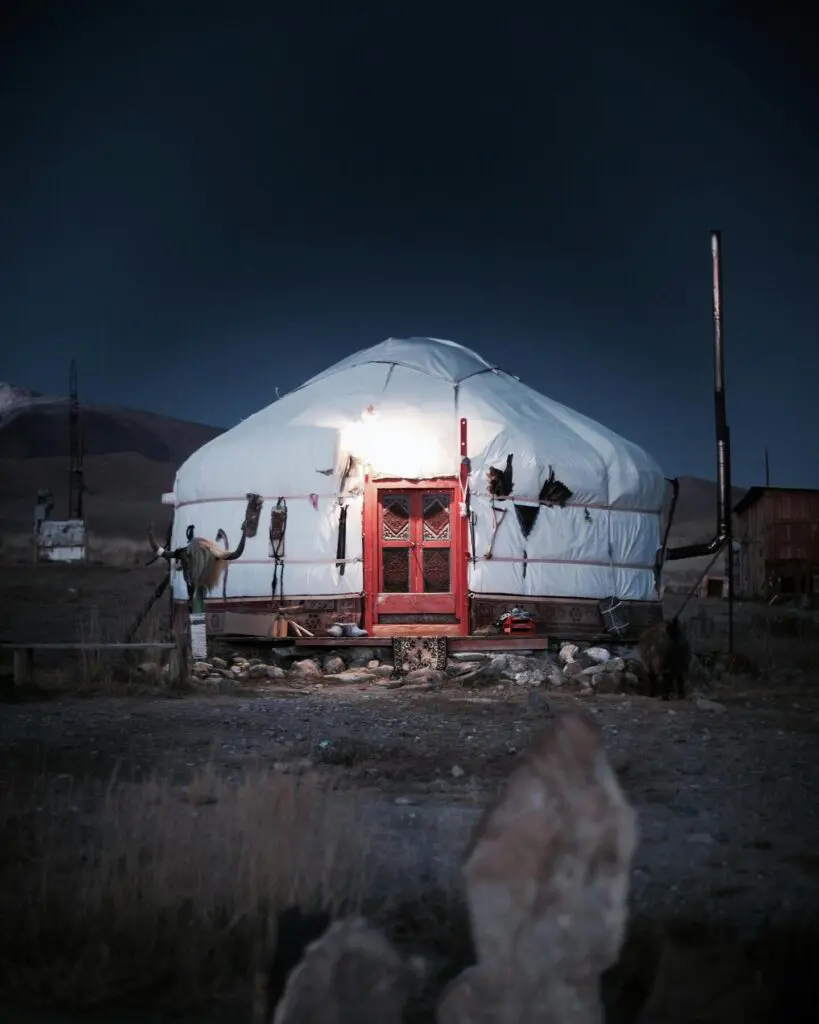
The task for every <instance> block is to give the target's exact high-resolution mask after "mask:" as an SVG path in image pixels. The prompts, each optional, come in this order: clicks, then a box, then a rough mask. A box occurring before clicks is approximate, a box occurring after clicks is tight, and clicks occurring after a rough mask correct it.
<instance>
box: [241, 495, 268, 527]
mask: <svg viewBox="0 0 819 1024" xmlns="http://www.w3.org/2000/svg"><path fill="white" fill-rule="evenodd" d="M263 505H264V501H263V500H262V497H261V495H260V494H254V493H253V492H252V491H248V493H247V511H246V512H245V525H246V527H247V529H246V531H245V532H246V535H247V536H248V537H255V536H256V532H257V531H258V529H259V517H260V516H261V514H262V506H263Z"/></svg>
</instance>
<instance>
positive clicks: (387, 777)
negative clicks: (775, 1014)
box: [0, 686, 819, 927]
mask: <svg viewBox="0 0 819 1024" xmlns="http://www.w3.org/2000/svg"><path fill="white" fill-rule="evenodd" d="M516 691H518V692H516ZM298 693H299V695H298V696H288V697H281V696H267V695H265V693H264V691H263V690H261V691H259V692H258V693H256V694H254V695H252V696H244V697H239V696H234V695H229V696H218V695H214V696H207V697H198V696H197V697H186V698H179V699H156V698H145V697H136V698H93V699H88V698H84V699H76V698H67V697H66V698H55V699H51V700H47V701H35V702H30V703H29V702H26V703H22V704H18V705H11V706H9V705H6V706H4V707H3V709H2V715H1V716H0V749H1V750H2V754H1V755H0V758H1V759H0V771H2V775H3V776H4V777H6V778H8V777H9V776H10V775H11V774H12V773H13V774H15V775H18V776H19V773H21V772H23V773H25V772H32V773H36V774H40V772H41V771H42V770H43V768H44V767H45V768H46V770H47V771H48V772H49V773H54V774H70V775H72V776H73V777H75V778H77V779H82V778H85V777H89V776H91V777H108V776H109V775H110V773H111V772H112V771H113V769H114V766H115V765H117V764H118V765H119V766H120V769H119V776H120V778H123V779H127V778H134V779H138V778H144V777H146V776H147V775H149V774H152V773H157V774H159V775H161V776H165V777H174V778H176V779H178V780H179V782H180V783H182V782H184V781H185V779H186V777H187V775H188V774H189V773H190V771H191V770H192V769H195V768H197V767H201V766H204V765H205V764H208V763H211V764H213V765H214V767H215V768H216V770H217V771H218V772H219V773H220V774H225V775H227V776H228V777H239V776H240V775H241V773H242V772H243V771H244V770H246V768H248V767H249V766H250V765H259V764H261V765H269V766H271V767H272V766H275V767H276V769H277V770H284V771H287V770H293V769H296V770H304V768H306V767H308V766H309V765H310V763H312V764H314V765H315V766H316V769H317V770H318V771H320V772H325V773H327V774H328V775H332V776H335V777H336V778H337V780H338V781H339V782H340V784H341V785H343V786H344V787H346V788H349V789H356V790H358V791H360V792H361V794H362V796H364V797H365V803H366V805H367V807H368V808H369V809H370V811H369V813H370V814H371V815H372V826H373V828H374V829H376V830H377V834H378V835H379V837H380V839H379V847H380V846H381V845H382V844H383V847H384V856H383V860H384V862H385V863H387V864H390V865H391V866H392V868H393V869H394V879H395V881H396V883H397V882H398V881H399V880H400V879H402V878H406V877H407V876H408V873H409V874H410V875H412V876H414V877H416V878H417V877H418V875H420V874H423V875H426V876H430V875H432V876H437V875H439V874H440V873H441V872H444V873H447V872H450V871H452V870H453V868H454V866H455V865H456V863H457V858H458V856H459V853H460V850H461V849H462V847H463V844H464V842H465V840H466V837H467V834H468V831H469V829H470V827H471V824H472V822H473V821H474V820H475V817H476V815H477V814H478V812H479V808H480V807H481V806H482V805H483V803H484V802H485V800H486V799H487V798H488V796H489V795H490V794H491V793H492V792H493V791H494V790H495V788H496V787H497V785H498V783H499V782H500V781H501V780H502V779H503V778H505V777H506V775H507V774H508V773H509V771H510V769H511V767H512V766H513V765H514V763H515V761H516V757H517V755H518V753H519V752H520V751H521V750H523V749H524V748H525V746H526V744H527V742H528V739H529V736H530V735H531V731H532V729H533V728H535V727H536V726H537V725H538V723H539V722H541V721H543V720H544V719H545V718H546V717H547V716H548V715H550V714H554V713H559V712H560V710H562V709H567V708H570V707H576V706H581V705H582V706H584V707H587V708H589V709H590V710H591V711H592V712H593V714H594V715H595V716H596V717H597V719H598V721H599V722H600V723H601V725H602V727H603V730H604V734H605V742H606V747H607V750H608V753H609V757H610V759H611V761H612V763H613V764H614V766H615V768H616V770H617V772H618V774H619V777H620V779H621V782H622V784H623V786H624V788H625V790H626V792H627V793H628V795H629V797H630V799H631V800H632V802H633V803H634V805H635V806H636V808H637V810H638V813H639V820H640V830H641V837H642V838H641V844H640V848H639V852H638V854H637V857H636V860H635V863H634V876H633V905H634V908H635V910H642V911H646V912H651V914H652V915H657V914H666V913H667V914H672V915H673V914H678V913H680V912H682V911H692V912H693V911H694V910H696V912H697V913H705V914H707V915H708V916H718V917H726V918H729V919H731V920H732V921H734V922H736V923H738V924H740V925H743V924H747V925H748V926H749V927H750V926H752V925H753V923H754V922H756V921H758V920H759V919H760V918H761V917H763V916H773V917H785V918H787V917H788V916H789V915H792V914H793V913H795V912H796V911H800V912H803V911H805V910H806V909H807V907H808V906H813V905H817V906H819V904H817V902H816V901H817V896H816V879H817V877H818V876H819V855H817V854H816V850H817V849H819V807H817V803H816V799H815V781H816V778H817V768H819V699H817V698H814V697H812V696H805V695H801V696H799V697H798V699H797V698H796V697H795V696H793V695H791V696H779V697H778V698H777V697H773V696H771V695H769V694H765V693H763V692H760V691H759V690H757V691H747V692H745V693H742V692H731V691H729V690H727V689H726V690H725V691H724V692H721V693H719V694H718V695H717V696H718V697H719V698H720V700H719V704H718V706H720V707H722V708H723V709H724V710H722V711H707V710H699V709H698V708H697V707H696V704H695V703H694V702H693V701H685V702H669V703H663V702H658V701H651V700H649V699H647V698H639V697H622V696H606V697H603V696H600V697H588V698H582V699H581V698H575V697H572V696H570V695H566V696H562V695H560V696H556V695H553V694H549V695H548V707H547V708H540V709H535V710H532V708H531V707H530V703H529V701H528V700H527V694H524V693H521V692H519V688H517V687H514V688H512V689H506V688H503V689H501V688H494V689H492V690H490V691H482V692H481V693H480V694H479V695H466V694H465V693H464V692H463V691H461V690H460V689H451V690H446V691H443V692H439V693H407V692H405V691H402V690H395V691H385V690H383V688H378V687H372V686H370V687H367V686H355V687H344V688H341V687H336V688H330V687H324V688H318V687H309V688H305V689H304V690H302V691H298ZM453 770H454V774H453ZM456 776H457V777H456Z"/></svg>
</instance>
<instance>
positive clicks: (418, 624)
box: [365, 483, 468, 635]
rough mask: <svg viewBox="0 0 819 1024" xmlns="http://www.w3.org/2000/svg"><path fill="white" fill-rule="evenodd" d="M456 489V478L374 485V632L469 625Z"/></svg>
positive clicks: (454, 629)
mask: <svg viewBox="0 0 819 1024" xmlns="http://www.w3.org/2000/svg"><path fill="white" fill-rule="evenodd" d="M456 494H457V490H456V488H455V487H454V486H433V485H432V484H429V485H424V484H422V485H414V486H412V487H401V486H396V485H389V484H381V483H378V484H371V485H370V486H369V488H368V494H367V496H366V497H365V501H366V502H367V504H368V505H369V513H370V514H369V516H367V514H366V511H365V521H367V520H368V527H367V528H366V529H365V537H366V538H367V542H366V547H365V572H366V584H365V586H366V587H367V591H368V599H369V608H368V612H369V616H368V617H369V618H370V620H371V621H370V626H371V628H372V630H373V632H374V633H375V634H379V633H380V634H381V635H384V634H390V633H392V634H400V633H402V632H404V633H429V634H430V635H434V634H436V633H438V634H440V633H444V634H456V635H457V634H460V633H462V632H463V633H466V632H468V630H467V628H466V623H465V622H463V621H462V619H463V617H464V604H465V602H464V597H465V587H466V560H465V557H464V554H463V548H462V543H461V518H460V515H459V510H458V504H457V501H456ZM373 535H374V536H373Z"/></svg>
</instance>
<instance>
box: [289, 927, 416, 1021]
mask: <svg viewBox="0 0 819 1024" xmlns="http://www.w3.org/2000/svg"><path fill="white" fill-rule="evenodd" d="M411 978H412V974H411V969H410V966H409V964H408V963H407V962H406V961H405V960H404V959H403V957H401V955H400V954H399V953H398V952H397V950H396V949H395V948H394V947H393V945H392V944H391V943H390V942H389V940H388V939H387V938H386V937H385V936H384V935H382V934H381V932H379V931H378V930H377V929H375V928H372V927H371V926H370V925H369V924H368V923H367V922H366V921H365V920H364V919H363V918H350V919H347V920H343V921H336V922H335V923H333V924H331V925H330V927H329V928H328V929H327V931H326V932H325V933H324V935H322V936H321V938H320V939H318V940H317V941H316V942H313V943H312V944H311V945H310V946H308V947H307V952H306V953H305V955H304V959H303V960H302V961H301V963H300V964H299V965H298V967H296V968H295V970H294V971H293V972H292V973H291V975H290V977H289V978H288V980H287V986H286V987H285V990H284V994H283V996H282V999H281V1001H280V1002H279V1005H278V1006H277V1007H276V1012H275V1015H274V1017H273V1024H328V1022H330V1021H334V1022H337V1024H347V1022H349V1024H353V1022H360V1024H365V1022H369V1021H372V1022H373V1024H375V1022H376V1021H377V1022H378V1024H401V1021H402V1020H403V1013H404V1005H405V1003H406V1002H407V999H408V998H409V994H410V988H411Z"/></svg>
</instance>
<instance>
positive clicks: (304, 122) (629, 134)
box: [0, 0, 819, 486]
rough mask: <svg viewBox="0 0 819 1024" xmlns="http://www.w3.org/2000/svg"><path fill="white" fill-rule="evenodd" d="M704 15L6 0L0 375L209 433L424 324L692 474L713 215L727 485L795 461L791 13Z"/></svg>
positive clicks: (806, 203) (813, 470) (810, 459)
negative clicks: (72, 387) (766, 465)
mask: <svg viewBox="0 0 819 1024" xmlns="http://www.w3.org/2000/svg"><path fill="white" fill-rule="evenodd" d="M7 4H8V0H7ZM771 6H772V7H773V5H771ZM718 7H719V4H718V3H714V4H711V5H708V4H705V3H703V4H701V5H697V6H694V5H693V4H692V5H687V6H686V5H683V4H679V5H677V7H676V8H675V6H674V5H673V4H671V3H669V4H667V5H666V4H659V3H651V2H648V0H645V2H643V3H640V2H638V0H626V2H625V3H623V4H612V3H610V2H608V0H590V2H589V3H587V4H586V5H584V6H580V5H578V6H574V5H572V6H571V8H570V9H571V11H572V13H568V10H567V9H566V7H564V5H550V4H534V3H532V4H529V5H525V6H524V5H519V4H517V3H514V2H507V3H504V4H499V5H488V4H487V5H483V4H480V3H472V4H466V3H449V4H446V3H443V2H439V3H436V4H429V5H425V4H422V3H418V2H412V3H410V2H406V3H404V2H400V0H392V2H389V0H384V2H380V3H372V4H369V5H366V6H363V5H362V6H361V7H360V10H361V13H360V14H349V13H347V14H344V15H341V14H338V15H332V14H328V13H327V11H332V10H335V9H337V10H339V11H348V12H349V11H354V10H356V9H359V5H354V4H349V3H343V4H342V3H339V4H338V5H337V8H336V7H334V6H333V5H331V4H327V3H324V4H321V5H314V4H311V3H298V4H287V5H286V4H284V3H280V2H275V0H268V2H265V3H262V2H256V3H253V2H246V0H234V2H232V3H222V4H218V3H214V2H210V0H204V2H197V3H194V2H190V3H187V4H186V3H178V2H171V0H165V2H163V3H154V2H133V3H130V4H124V3H122V4H115V3H110V2H109V0H106V2H104V3H103V2H88V3H83V4H81V5H80V4H61V5H49V4H46V3H42V2H40V3H38V2H36V0H27V2H26V3H25V4H24V5H22V4H21V5H18V6H17V7H16V8H12V7H11V6H10V5H7V6H5V7H4V10H5V13H4V15H3V17H4V18H5V21H4V23H3V25H2V33H3V40H2V51H0V59H1V60H2V64H0V75H1V76H2V77H1V78H0V124H2V126H3V127H2V143H1V144H2V146H3V153H2V159H0V237H2V243H1V245H0V260H1V261H2V264H1V265H0V271H1V273H0V347H1V349H2V358H1V359H0V379H5V380H10V381H12V382H14V383H17V384H22V385H25V386H28V387H32V388H35V389H38V390H44V391H57V392H64V391H65V389H66V381H67V370H68V362H69V360H70V359H71V358H72V357H75V358H76V359H77V360H78V361H79V365H80V386H81V397H82V398H83V399H85V400H88V401H98V402H110V403H116V404H122V405H130V406H134V407H138V408H145V409H150V410H154V411H157V412H162V413H167V414H174V415H178V416H181V417H184V418H190V419H197V420H202V421H205V422H210V423H215V424H220V425H225V426H229V425H231V424H233V423H235V422H236V421H237V420H238V419H240V418H242V417H244V416H247V415H249V414H250V413H252V412H254V411H255V410H256V409H258V408H261V407H262V406H264V405H267V404H268V403H269V402H270V401H272V399H273V397H274V389H275V388H276V387H278V388H279V389H280V391H282V392H284V391H286V390H288V389H289V388H291V387H293V386H295V385H297V384H299V383H301V382H302V381H303V380H304V379H306V378H307V377H308V376H310V375H311V374H313V373H316V372H318V371H319V370H321V369H323V368H324V367H325V366H326V365H327V364H329V363H331V362H334V361H335V360H336V359H339V358H341V357H342V356H344V355H346V354H347V353H349V352H351V351H353V350H355V349H358V348H363V347H366V346H368V345H371V344H375V343H376V342H378V341H381V340H382V339H383V338H385V337H388V336H389V335H410V334H420V335H423V334H428V335H434V336H438V337H446V338H452V339H453V340H455V341H460V342H462V343H463V344H466V345H467V346H469V347H471V348H474V349H476V350H477V351H478V352H480V353H481V354H482V355H484V356H485V357H487V358H488V359H490V360H495V361H497V362H499V363H500V364H501V365H502V366H504V368H506V369H508V370H510V371H511V372H513V373H516V374H518V375H519V376H521V377H522V378H523V379H524V380H526V381H527V383H530V384H531V385H532V386H534V387H535V388H537V389H538V390H540V391H542V392H544V393H545V394H548V395H550V396H552V397H554V398H557V399H559V400H561V401H564V402H565V403H566V404H568V405H570V406H572V407H574V408H576V409H579V410H580V411H582V412H585V413H587V414H589V415H591V416H593V417H594V418H596V419H598V420H600V421H601V422H603V423H606V424H608V425H609V426H611V427H612V428H613V429H615V430H617V431H618V432H620V433H622V434H624V435H625V436H626V437H629V438H631V439H632V440H634V441H637V442H638V443H640V444H642V445H644V446H645V447H647V448H648V449H649V450H650V451H651V452H652V453H653V454H654V455H655V457H656V458H657V459H658V461H659V462H660V464H661V466H662V467H663V469H664V470H665V471H666V473H669V474H683V473H695V474H698V475H703V476H710V477H712V478H713V476H714V473H715V470H714V454H713V440H712V438H713V411H712V410H713V398H712V392H711V382H712V361H711V359H712V356H711V321H710V290H709V288H710V249H709V229H710V228H712V227H718V228H721V230H722V232H723V244H724V259H725V266H724V287H725V297H724V298H725V339H726V358H727V379H728V414H729V419H730V422H731V426H732V431H733V442H734V476H735V480H736V481H737V482H738V483H744V484H750V483H755V482H761V480H760V478H761V475H762V471H763V449H764V446H765V445H766V444H767V445H769V447H770V451H771V467H772V474H773V482H774V483H777V484H782V485H794V486H819V427H817V415H816V407H817V405H816V389H817V381H819V287H817V284H818V283H819V184H817V183H819V132H818V131H817V127H816V126H817V124H819V106H817V82H816V80H815V79H814V78H813V77H811V72H810V70H809V61H810V53H809V50H810V47H809V46H801V47H800V45H799V43H800V40H802V41H804V40H806V39H809V38H810V36H811V32H812V31H815V27H814V26H812V25H809V24H808V23H807V22H805V21H804V20H801V21H800V19H799V18H798V16H797V14H794V12H793V10H791V9H789V8H788V6H787V5H785V6H783V5H782V4H780V5H778V6H777V7H776V8H775V9H776V12H777V13H776V15H769V16H767V17H764V16H763V15H762V14H759V13H756V14H754V15H753V16H750V15H747V14H746V13H743V14H730V13H727V12H725V11H723V12H722V13H715V12H718ZM665 8H668V9H667V11H666V10H665ZM738 9H740V10H742V11H747V10H752V9H753V6H751V7H749V6H748V5H747V4H745V5H742V7H741V8H738ZM66 10H69V11H71V12H73V13H71V14H67V13H65V11H66ZM15 11H16V13H15ZM55 12H56V13H55ZM749 19H750V20H749ZM774 19H775V20H774Z"/></svg>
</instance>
